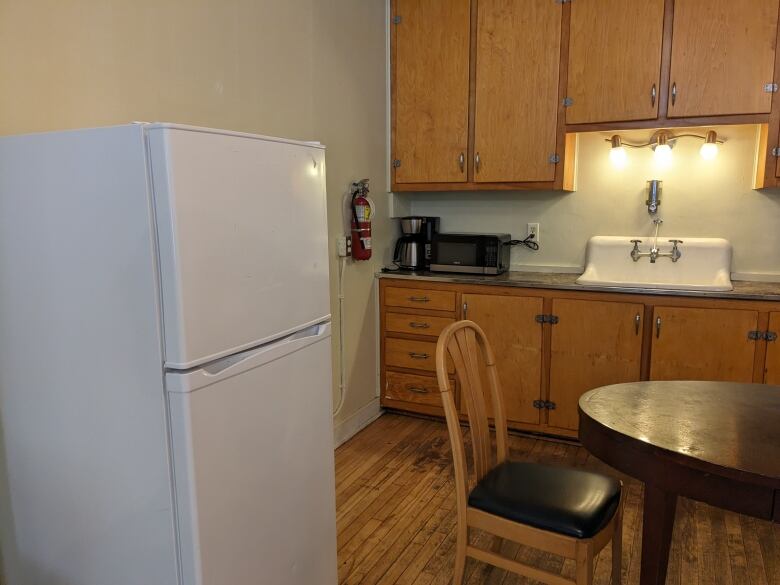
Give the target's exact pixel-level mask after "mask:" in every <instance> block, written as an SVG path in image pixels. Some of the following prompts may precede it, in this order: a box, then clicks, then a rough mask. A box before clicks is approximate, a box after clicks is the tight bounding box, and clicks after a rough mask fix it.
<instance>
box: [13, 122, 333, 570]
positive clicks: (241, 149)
mask: <svg viewBox="0 0 780 585" xmlns="http://www.w3.org/2000/svg"><path fill="white" fill-rule="evenodd" d="M324 155H325V153H324V148H323V147H322V146H321V145H319V144H316V143H306V142H296V141H291V140H284V139H278V138H269V137H263V136H255V135H249V134H241V133H235V132H226V131H219V130H210V129H204V128H195V127H187V126H179V125H173V124H128V125H124V126H115V127H108V128H98V129H89V130H76V131H67V132H55V133H46V134H34V135H25V136H12V137H5V138H0V425H1V426H0V433H1V435H0V436H1V438H2V443H1V444H0V448H1V450H0V456H1V459H0V544H2V550H1V552H2V564H3V568H4V572H5V574H6V582H7V583H8V584H9V585H47V584H51V585H174V584H175V585H259V584H268V585H314V584H317V585H334V584H335V583H336V580H337V577H336V526H335V488H334V457H333V434H332V417H331V408H332V406H331V402H332V397H331V357H330V303H329V287H328V255H327V226H326V201H325V156H324Z"/></svg>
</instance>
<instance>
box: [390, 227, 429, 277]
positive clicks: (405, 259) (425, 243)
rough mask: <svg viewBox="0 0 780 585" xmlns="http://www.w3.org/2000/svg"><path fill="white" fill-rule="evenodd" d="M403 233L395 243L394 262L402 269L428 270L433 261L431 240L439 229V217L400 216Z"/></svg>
mask: <svg viewBox="0 0 780 585" xmlns="http://www.w3.org/2000/svg"><path fill="white" fill-rule="evenodd" d="M400 223H401V232H402V233H403V235H402V236H401V237H400V238H398V241H397V242H396V243H395V252H394V253H393V262H394V263H395V265H396V266H398V268H400V269H401V270H426V269H427V268H428V267H429V266H430V263H431V240H432V239H433V235H434V234H436V233H438V231H439V218H438V217H425V216H409V217H402V218H400Z"/></svg>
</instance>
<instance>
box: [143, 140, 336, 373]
mask: <svg viewBox="0 0 780 585" xmlns="http://www.w3.org/2000/svg"><path fill="white" fill-rule="evenodd" d="M147 136H148V141H149V148H150V153H151V166H152V182H153V186H154V195H155V208H156V215H157V233H158V240H159V248H160V274H161V281H162V282H161V284H162V298H163V322H164V326H165V354H166V355H165V365H166V367H168V368H174V369H187V368H192V367H195V366H198V365H201V364H205V363H207V362H210V361H213V360H215V359H219V358H221V357H224V356H227V355H231V354H234V353H236V352H239V351H242V350H244V349H247V348H250V347H253V346H257V345H259V344H261V343H265V342H267V341H270V340H273V339H277V338H280V337H283V336H284V335H287V334H289V333H291V332H294V331H297V330H299V329H301V328H302V327H305V326H308V325H311V324H314V323H318V322H321V321H323V320H327V319H328V318H329V316H330V303H329V297H328V293H329V289H328V252H327V248H328V237H327V223H326V222H327V220H326V209H325V153H324V150H323V148H322V147H319V146H316V145H312V144H307V143H296V142H292V141H284V140H278V139H270V138H263V137H258V136H252V135H243V134H235V133H232V134H231V133H229V132H218V131H208V130H204V129H197V128H186V127H184V128H182V127H171V126H164V125H163V126H160V125H154V126H150V127H148V128H147Z"/></svg>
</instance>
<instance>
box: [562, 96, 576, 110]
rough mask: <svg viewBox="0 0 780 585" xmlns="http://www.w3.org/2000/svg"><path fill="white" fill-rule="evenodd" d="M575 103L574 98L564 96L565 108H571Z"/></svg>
mask: <svg viewBox="0 0 780 585" xmlns="http://www.w3.org/2000/svg"><path fill="white" fill-rule="evenodd" d="M573 105H574V98H570V97H565V98H563V107H564V108H570V107H572V106H573Z"/></svg>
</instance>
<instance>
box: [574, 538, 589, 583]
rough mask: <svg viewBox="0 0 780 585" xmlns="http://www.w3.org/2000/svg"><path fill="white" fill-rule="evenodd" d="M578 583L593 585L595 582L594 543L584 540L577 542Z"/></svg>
mask: <svg viewBox="0 0 780 585" xmlns="http://www.w3.org/2000/svg"><path fill="white" fill-rule="evenodd" d="M576 560H577V581H576V583H577V585H592V583H593V543H592V542H591V541H584V542H578V543H577V559H576Z"/></svg>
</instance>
